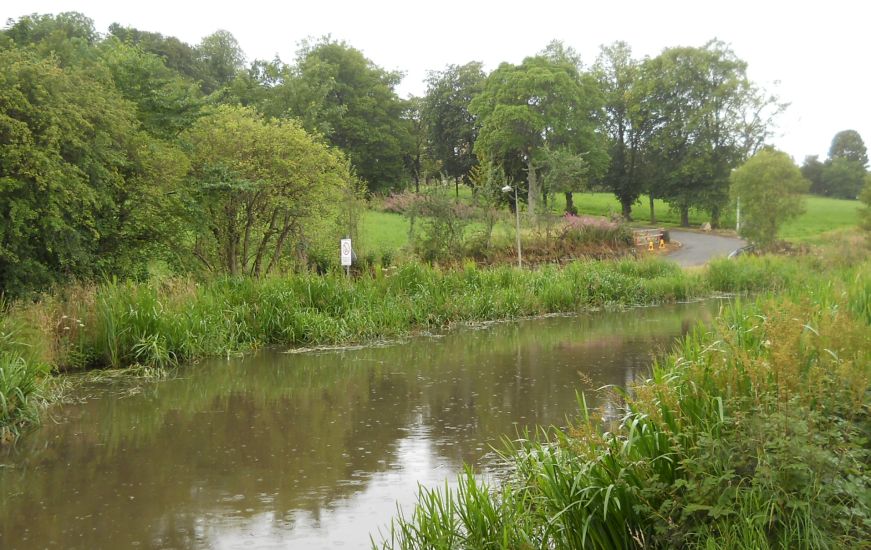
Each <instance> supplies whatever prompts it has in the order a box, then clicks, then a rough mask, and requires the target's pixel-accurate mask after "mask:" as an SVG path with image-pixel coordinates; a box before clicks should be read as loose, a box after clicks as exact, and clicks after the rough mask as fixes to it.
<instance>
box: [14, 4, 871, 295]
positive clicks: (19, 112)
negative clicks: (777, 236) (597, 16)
mask: <svg viewBox="0 0 871 550" xmlns="http://www.w3.org/2000/svg"><path fill="white" fill-rule="evenodd" d="M401 78H402V74H401V73H399V72H396V71H389V70H385V69H384V68H381V67H379V66H378V65H376V64H375V63H374V62H373V61H372V60H370V59H367V58H366V57H365V56H364V55H363V53H362V52H360V51H359V50H357V49H355V48H354V47H352V46H351V45H349V44H346V43H344V42H341V41H336V40H333V39H330V38H321V39H317V40H313V41H304V42H302V44H301V45H300V49H299V51H298V52H297V55H296V57H295V59H293V60H292V61H290V62H285V61H282V60H281V59H279V58H275V59H272V60H261V59H254V60H248V59H246V56H245V54H244V51H243V49H242V45H240V44H239V43H238V42H237V41H236V39H235V38H234V37H233V35H232V34H231V33H230V32H228V31H226V30H217V31H215V32H214V33H212V34H210V35H208V36H206V37H204V38H203V39H202V40H201V41H200V42H199V43H198V44H195V45H190V44H186V43H184V42H182V41H180V40H178V39H177V38H175V37H171V36H164V35H162V34H160V33H155V32H146V31H142V30H139V29H135V28H129V27H122V26H120V25H117V24H113V25H111V26H110V27H109V29H108V33H107V34H105V35H104V34H101V33H100V32H98V31H97V30H96V29H95V28H94V24H93V22H92V21H91V20H90V19H88V18H87V17H86V16H84V15H82V14H79V13H61V14H58V15H39V14H33V15H27V16H22V17H20V18H18V19H16V20H10V21H9V23H8V24H7V27H6V28H5V29H4V30H2V31H0V79H2V88H0V119H2V120H3V124H2V127H0V134H2V149H0V181H2V186H0V214H2V215H3V216H5V217H6V218H7V219H9V220H10V223H9V224H7V225H5V226H4V227H2V228H0V292H3V293H4V294H6V295H10V296H19V295H22V294H26V293H28V292H31V291H33V290H37V291H38V290H43V289H46V288H48V287H49V286H51V285H52V284H54V283H56V282H58V281H62V280H67V279H69V278H80V279H90V278H94V277H98V276H101V275H105V274H112V275H118V276H120V277H122V278H126V277H145V276H147V275H148V274H149V273H153V272H154V271H155V269H156V266H157V269H159V270H166V269H169V270H173V271H176V272H183V273H186V272H189V271H191V270H193V271H198V270H200V269H202V268H203V267H204V266H205V267H206V269H207V270H211V271H217V270H218V269H217V267H216V266H221V270H226V271H230V272H234V271H235V270H237V269H238V270H239V272H247V273H252V274H254V273H261V274H262V273H263V272H265V271H268V270H269V269H268V266H269V263H270V261H268V260H267V261H266V265H265V266H264V265H260V267H259V268H257V267H254V265H255V264H258V265H259V264H262V263H263V262H264V261H265V260H264V259H263V258H261V259H260V260H257V259H256V258H257V252H256V250H257V248H258V245H256V244H254V242H253V239H254V238H255V237H254V234H255V233H256V234H257V240H258V241H259V242H260V243H263V242H268V244H267V245H265V248H271V249H272V250H273V255H272V256H273V257H275V258H277V259H276V261H275V262H272V266H273V267H272V269H279V270H286V269H294V268H304V267H305V266H306V265H307V264H308V263H309V261H308V260H309V259H310V254H309V252H311V251H315V250H323V249H325V245H324V243H326V242H327V240H328V239H332V238H333V237H335V235H337V234H339V233H347V234H353V233H354V232H355V228H354V219H355V218H354V214H353V213H350V214H349V215H347V216H345V218H344V219H343V220H342V221H339V220H338V217H337V215H335V214H336V212H335V207H337V206H339V205H340V203H341V202H342V201H346V200H352V197H356V196H360V194H361V191H362V190H363V188H364V187H365V188H366V189H367V190H368V193H369V194H373V193H382V192H384V193H386V192H388V191H398V190H402V189H404V188H406V187H407V186H409V185H410V184H411V183H412V182H413V183H414V186H415V190H419V188H420V184H421V182H423V183H428V182H429V181H430V180H432V179H437V180H440V181H444V180H447V179H451V180H453V183H454V185H455V191H456V195H457V197H459V195H460V192H459V191H460V189H459V186H460V185H462V184H466V185H469V186H470V187H472V188H473V189H474V193H475V196H487V197H488V202H489V204H490V207H492V208H504V207H505V205H506V204H510V207H511V208H512V210H513V209H521V210H523V209H525V210H526V211H527V212H528V213H529V214H530V216H529V217H530V222H531V223H533V224H538V223H540V218H539V217H538V216H537V214H538V213H540V212H542V211H543V210H546V209H553V208H555V205H557V204H563V202H562V197H561V196H557V195H562V194H564V195H565V202H564V204H565V210H566V212H568V213H573V212H575V211H577V207H576V205H575V204H574V198H573V194H575V193H577V192H580V191H588V190H591V189H597V190H609V191H611V192H613V193H614V195H615V196H616V197H617V198H618V199H619V201H620V205H621V211H622V214H623V217H624V218H626V219H629V218H630V217H631V215H632V209H633V207H634V206H635V205H636V204H637V201H638V199H639V197H640V196H641V195H642V194H646V195H648V197H649V198H650V208H651V213H650V216H649V218H650V220H651V221H652V222H655V220H656V216H655V213H654V212H653V205H654V198H657V199H664V200H665V201H666V202H667V204H668V205H669V206H670V207H671V208H672V209H673V210H675V211H676V212H678V213H679V214H680V217H681V219H680V221H681V223H682V225H687V224H689V221H690V215H689V214H690V210H692V211H693V212H707V214H708V216H709V219H710V221H711V223H712V225H714V226H716V225H718V223H719V222H720V217H721V212H722V211H723V209H724V207H726V206H727V205H728V199H729V197H728V183H729V174H730V172H731V170H733V169H735V168H737V167H738V166H740V165H741V164H742V163H743V162H744V161H746V160H747V159H748V158H749V157H750V156H752V155H753V153H755V152H756V151H757V150H758V149H759V148H760V147H761V146H762V145H763V144H764V142H765V140H766V139H767V138H768V136H769V134H770V128H771V122H772V120H773V117H774V116H776V115H777V113H779V112H780V111H781V110H782V108H783V105H782V104H781V103H779V102H778V100H777V99H776V98H774V97H772V96H769V95H766V93H765V92H764V91H763V90H761V89H760V88H759V87H758V86H756V85H755V84H754V83H753V82H751V81H750V80H749V78H748V77H747V66H746V63H745V62H744V61H742V60H741V59H739V58H738V57H737V56H736V55H735V54H734V52H733V51H732V50H731V49H730V48H729V47H728V45H726V44H724V43H722V42H718V41H711V42H709V43H707V44H705V45H703V46H701V47H681V48H668V49H666V50H664V51H663V52H662V53H661V54H659V55H657V56H654V57H649V58H644V59H637V58H634V57H633V55H632V51H631V49H630V47H629V46H628V45H627V44H626V43H623V42H616V43H614V44H612V45H610V46H604V47H603V48H602V50H601V52H600V54H599V56H598V58H597V59H596V60H595V62H594V63H593V64H592V65H585V64H584V63H583V62H582V59H581V56H580V55H579V54H578V52H576V51H574V50H572V49H571V48H570V47H567V46H565V45H564V44H562V43H560V42H552V43H551V44H549V45H548V46H546V47H545V48H544V49H543V50H542V51H540V52H538V53H535V54H534V55H531V56H529V57H527V58H526V59H524V60H523V61H522V62H520V63H519V64H510V63H503V64H502V65H500V66H499V67H497V68H496V69H495V70H493V71H492V72H490V73H489V74H488V73H486V72H485V70H484V67H483V66H482V64H481V63H478V62H468V63H465V64H462V65H449V66H447V67H445V68H443V69H442V70H436V71H432V72H430V73H429V76H428V78H427V80H426V84H427V89H426V93H425V95H424V97H420V98H415V97H412V98H409V99H401V98H400V97H399V96H398V95H397V93H396V87H397V86H398V84H399V83H400V81H401ZM219 106H227V107H230V106H232V107H245V108H246V110H244V111H233V112H235V113H237V114H236V115H235V116H238V117H242V118H245V119H246V120H255V121H257V122H255V123H253V124H256V125H260V126H261V127H262V128H261V130H262V131H263V132H267V133H270V132H273V133H274V132H291V133H293V134H294V135H295V136H297V137H298V138H299V139H297V137H295V138H293V139H292V140H291V141H293V142H295V143H297V145H299V144H300V143H303V142H306V143H308V144H309V145H306V146H305V147H299V146H297V145H294V146H287V147H284V148H280V147H279V148H277V149H275V148H273V149H272V150H270V149H269V147H270V145H268V143H270V140H271V143H273V144H274V143H275V140H274V139H272V138H269V139H266V140H264V141H263V147H262V148H261V147H260V146H259V145H258V146H256V147H253V148H249V149H248V150H247V151H246V152H244V153H243V152H242V148H239V147H236V151H235V153H232V152H231V151H230V150H231V149H233V148H234V147H233V146H232V145H231V143H230V142H231V141H232V140H233V139H236V138H238V136H241V135H243V134H242V133H236V134H234V131H235V130H233V128H231V126H232V125H223V126H217V127H213V128H212V130H213V131H221V132H226V133H227V134H226V135H224V136H215V140H216V143H223V144H224V145H223V146H221V147H217V148H216V151H223V152H222V153H221V154H224V153H226V154H228V155H230V156H232V154H237V155H239V154H251V155H253V156H254V157H258V158H259V159H260V161H258V162H259V163H260V164H259V167H258V168H256V174H255V173H254V172H252V171H251V170H253V168H252V167H250V166H249V167H248V168H247V169H246V170H248V172H247V173H245V174H244V175H240V173H238V171H237V173H231V172H233V170H230V167H229V165H230V164H231V163H232V162H231V161H230V160H229V159H224V160H222V159H219V158H217V157H218V154H217V153H215V152H212V153H209V152H208V151H205V149H203V143H205V142H204V141H203V140H200V141H199V142H198V141H197V140H196V139H193V138H194V136H196V135H197V134H198V132H199V133H202V132H203V128H204V126H203V125H207V124H209V122H198V121H199V120H200V119H201V118H205V119H207V120H210V121H214V120H215V118H214V117H215V116H216V115H215V113H217V112H222V113H224V114H225V115H226V116H229V115H228V114H227V113H229V112H231V111H221V110H216V107H219ZM243 113H244V114H243ZM246 124H247V122H246ZM243 127H246V126H245V124H243V125H242V126H240V127H239V129H240V132H241V131H242V130H241V129H242V128H243ZM279 128H280V129H281V130H279ZM291 128H295V130H291ZM249 129H250V128H249ZM261 130H258V132H259V131H261ZM246 131H247V130H246ZM299 132H303V133H305V134H306V135H305V136H304V137H303V136H302V134H300V133H299ZM243 133H244V132H243ZM234 135H235V136H236V138H234V137H233V136H234ZM246 135H247V134H246ZM249 137H250V136H249ZM246 139H248V138H246ZM258 143H260V142H258ZM325 147H326V149H325ZM203 154H207V155H211V157H210V158H209V159H203ZM276 154H278V155H289V156H290V155H292V156H294V159H293V160H291V159H290V158H289V157H285V158H283V159H282V160H281V161H280V162H276V163H274V164H273V165H271V166H269V167H267V166H266V164H267V163H265V162H264V159H265V158H266V157H267V156H268V155H276ZM299 155H301V156H299ZM320 155H327V157H328V158H329V160H327V161H326V163H325V164H324V165H325V166H328V167H330V168H329V169H328V171H330V174H331V176H330V177H332V176H337V177H339V178H340V179H341V180H342V181H343V182H344V184H343V187H344V190H343V191H342V193H339V194H334V193H332V191H328V190H330V189H332V190H335V186H334V185H333V184H332V183H331V184H330V185H327V186H326V187H322V186H320V184H317V185H315V184H312V185H309V183H303V182H302V181H299V182H295V183H293V184H292V185H291V186H292V187H295V188H296V189H298V190H302V189H305V190H306V191H305V193H306V194H313V193H314V194H321V191H322V190H326V192H324V193H322V194H321V196H320V197H306V198H305V201H306V202H307V206H304V207H302V208H303V211H302V212H299V213H297V212H296V211H295V210H294V213H291V212H290V211H289V210H288V211H287V212H286V214H287V217H286V219H287V222H288V223H289V224H290V225H292V226H293V228H292V229H289V230H287V231H286V232H285V229H287V228H288V227H289V226H288V225H287V224H282V223H279V221H281V220H284V219H285V218H283V217H282V216H283V214H276V216H278V217H279V218H281V220H279V221H276V222H275V225H273V224H272V223H271V221H270V219H271V218H270V217H269V216H270V215H271V214H269V215H266V214H264V215H265V216H266V217H264V218H260V217H257V216H255V217H257V219H258V220H259V221H253V219H247V220H245V221H239V220H237V221H238V223H240V224H241V225H240V227H242V228H243V232H244V230H246V229H245V228H247V231H249V233H248V234H247V235H248V236H247V237H240V239H241V240H240V241H239V243H240V244H239V249H240V250H244V249H245V244H244V243H243V242H242V241H245V240H247V242H248V248H247V252H248V254H250V255H251V257H244V258H237V260H236V262H235V263H234V262H231V261H229V260H228V259H227V258H228V256H227V251H226V250H225V251H224V252H222V254H224V260H221V261H219V260H218V253H217V250H218V249H219V248H220V247H225V248H226V246H228V245H226V243H224V242H223V241H222V239H224V237H220V236H218V233H221V232H224V233H228V234H233V233H234V232H235V231H237V229H235V228H231V227H229V226H227V225H226V224H225V226H224V227H223V228H222V229H220V230H218V229H217V227H216V224H217V223H218V222H217V221H216V220H217V217H215V213H216V212H217V210H216V209H218V208H219V207H218V206H217V203H216V202H215V200H213V199H214V198H215V194H214V193H204V192H203V190H204V189H212V190H214V189H216V188H218V187H221V186H226V185H231V186H232V185H237V184H239V185H241V183H240V182H243V181H244V182H247V183H246V184H245V185H248V184H251V185H254V186H258V185H261V184H263V185H266V183H265V182H271V183H270V184H269V185H273V184H276V185H279V186H280V185H285V184H286V183H287V182H285V183H278V182H279V180H281V179H282V178H288V177H296V174H298V173H300V172H296V170H302V171H303V172H306V173H308V174H309V176H313V172H312V171H311V167H312V166H314V164H315V163H318V162H320V160H319V159H321V158H322V157H321V156H320ZM342 156H343V158H346V159H347V163H344V164H343V162H341V161H339V160H338V159H339V158H340V157H342ZM829 156H830V158H829V159H828V160H827V161H826V162H825V163H820V162H817V161H814V162H810V161H809V163H808V164H806V166H805V168H804V169H803V170H804V171H805V176H806V177H807V178H808V179H810V180H811V181H812V187H811V189H812V191H814V192H819V193H822V194H827V195H832V196H843V197H850V198H855V197H856V196H857V195H858V193H859V191H860V189H861V186H862V182H863V181H864V176H865V173H866V172H865V164H866V163H867V151H866V150H865V147H864V144H863V143H862V140H861V137H860V136H859V135H858V134H857V133H856V132H854V131H851V130H847V131H844V132H841V133H839V134H838V135H837V136H836V137H835V139H834V140H833V142H832V148H831V151H830V155H829ZM327 157H323V158H327ZM282 163H283V165H282ZM293 163H295V164H296V166H295V167H293V168H292V169H291V168H290V166H289V165H290V164H293ZM304 167H308V168H304ZM237 168H238V167H237ZM234 170H235V168H234ZM263 170H267V171H270V173H269V174H266V175H264V173H263ZM243 172H244V170H243ZM306 177H308V176H306ZM317 177H320V176H317ZM209 178H212V179H213V181H209V182H207V181H206V179H209ZM303 179H305V177H304V178H303ZM231 180H232V181H233V182H235V183H229V182H230V181H231ZM306 181H313V180H306ZM269 185H266V186H269ZM505 185H511V186H513V187H517V188H518V190H519V191H521V193H518V195H519V202H521V203H526V204H525V205H523V204H514V194H513V193H500V192H499V190H500V189H501V188H502V187H504V186H505ZM271 188H273V189H274V188H275V187H274V186H273V187H271ZM246 193H247V191H246ZM254 194H255V195H257V197H258V200H259V199H262V198H263V195H262V194H257V193H256V192H255V193H254ZM340 195H341V196H340ZM246 196H248V195H245V193H241V192H240V193H237V194H235V195H232V196H231V195H225V196H224V200H229V201H230V202H236V201H240V200H242V201H244V200H245V198H244V197H246ZM270 196H271V197H273V198H274V197H275V196H276V195H274V194H271V195H270ZM299 198H300V195H299V194H297V199H299ZM297 199H294V200H297ZM556 199H558V200H556ZM295 204H297V205H301V204H302V203H300V202H298V200H297V202H296V203H295ZM315 204H317V205H318V206H317V207H315V206H314V205H315ZM345 204H347V203H345ZM328 205H330V207H331V208H328V207H327V206H328ZM294 208H296V207H294ZM325 208H326V209H325ZM231 210H233V212H231V211H227V210H225V211H224V212H223V214H222V217H223V218H224V219H225V220H227V219H229V217H232V215H233V213H234V212H235V214H236V215H237V216H244V215H246V214H245V213H246V212H249V211H251V210H250V209H249V208H248V207H241V206H238V205H237V206H234V207H233V208H231ZM267 211H268V208H267V209H266V210H262V211H261V210H258V212H260V213H261V214H263V213H264V212H267ZM269 212H271V213H273V214H274V213H276V210H274V209H273V210H271V211H269ZM207 214H208V216H209V217H210V218H211V219H212V221H211V225H212V227H210V228H209V227H208V225H209V224H208V223H205V222H204V221H203V217H204V216H206V215H207ZM258 216H260V214H258ZM291 218H292V219H293V220H294V221H293V222H292V223H291ZM316 220H318V221H317V222H316ZM324 220H328V222H329V223H327V222H325V221H324ZM234 223H235V222H234ZM303 223H305V224H308V227H302V226H301V225H300V224H303ZM327 225H329V226H330V227H327ZM279 226H280V227H279ZM275 227H278V229H275ZM284 233H286V236H285V237H284V238H281V235H282V234H284ZM207 234H208V237H206V235H207ZM235 240H236V238H235V237H232V238H230V241H231V242H235ZM315 241H317V242H315ZM234 246H235V245H234ZM275 246H278V248H279V249H280V250H276V249H275ZM252 250H254V251H255V252H252ZM318 253H319V254H320V252H318ZM236 254H237V255H238V254H243V255H244V252H240V251H239V250H236ZM194 258H199V260H198V261H192V259H194Z"/></svg>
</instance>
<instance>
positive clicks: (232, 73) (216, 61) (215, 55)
mask: <svg viewBox="0 0 871 550" xmlns="http://www.w3.org/2000/svg"><path fill="white" fill-rule="evenodd" d="M196 53H197V61H198V62H199V63H200V65H201V68H202V82H201V84H200V86H201V87H202V89H203V92H205V93H207V94H210V93H212V92H214V91H216V90H218V89H220V88H222V87H224V86H227V85H228V84H229V83H230V82H232V81H233V79H234V78H236V74H237V73H239V72H240V71H241V70H242V69H243V68H244V67H245V53H244V52H243V51H242V48H241V47H240V46H239V42H238V41H237V40H236V37H234V36H233V34H232V33H230V32H229V31H226V30H219V31H215V32H213V33H212V34H210V35H208V36H206V37H205V38H203V40H202V41H201V42H200V43H199V44H198V45H197V47H196Z"/></svg>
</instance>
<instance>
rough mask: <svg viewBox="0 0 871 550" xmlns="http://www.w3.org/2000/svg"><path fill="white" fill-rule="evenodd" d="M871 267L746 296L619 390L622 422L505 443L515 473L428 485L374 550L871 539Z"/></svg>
mask: <svg viewBox="0 0 871 550" xmlns="http://www.w3.org/2000/svg"><path fill="white" fill-rule="evenodd" d="M733 265H737V266H738V267H737V268H736V270H739V271H740V270H742V269H743V268H744V267H745V265H746V266H747V268H748V269H749V272H750V273H749V274H748V275H747V277H746V281H749V280H752V279H754V278H755V277H756V275H754V274H755V273H756V272H757V270H758V268H759V267H761V266H760V265H754V264H744V263H743V262H736V263H734V264H733ZM769 267H770V266H769ZM869 268H871V265H869V263H868V261H867V260H862V261H860V262H858V263H856V264H850V265H848V264H838V265H837V266H835V267H833V268H831V269H828V270H821V272H820V275H816V276H812V277H809V278H806V279H804V280H803V281H802V283H801V284H800V285H799V284H795V283H796V282H797V281H795V280H793V281H792V283H791V284H790V285H788V286H787V287H786V289H785V292H783V293H782V294H781V295H779V296H777V297H773V296H764V297H761V298H759V299H758V300H755V301H752V302H749V303H740V302H739V303H738V304H737V305H736V306H735V307H733V308H731V309H728V310H727V311H725V312H724V313H723V314H722V315H721V318H720V320H719V321H718V323H717V324H716V326H715V327H714V328H713V329H712V330H711V331H709V332H702V331H699V330H697V331H696V332H695V333H692V334H691V335H689V336H688V337H686V338H685V339H683V340H682V341H681V342H680V343H679V344H677V345H676V346H675V349H674V351H673V352H672V353H671V355H670V356H669V357H667V358H666V359H664V360H663V361H661V362H659V363H657V364H655V365H654V368H653V373H652V376H651V378H650V379H649V380H647V381H645V382H643V383H641V384H639V385H638V386H636V387H635V388H633V390H632V391H631V392H624V393H623V394H622V398H623V399H624V400H625V407H624V410H625V414H624V416H623V418H622V420H620V421H619V422H618V423H617V424H616V425H612V426H608V425H607V424H604V423H603V422H602V420H601V419H600V418H597V417H596V416H595V413H594V411H590V410H588V408H587V407H586V406H585V404H584V400H583V397H581V398H580V399H579V402H580V405H581V407H580V416H579V418H578V419H577V421H576V422H575V423H574V424H573V425H571V426H569V427H568V428H567V429H565V430H559V429H551V430H542V431H541V432H540V433H539V434H534V435H529V434H527V436H526V437H525V438H523V439H521V440H519V441H514V442H509V443H507V444H506V450H505V451H504V458H505V460H506V461H507V462H508V464H509V465H510V468H509V471H510V472H511V473H510V474H509V475H508V477H506V478H504V479H502V480H501V481H496V482H494V483H491V484H487V483H485V482H483V481H482V480H480V479H478V478H477V477H476V476H475V475H474V474H472V473H471V472H469V471H467V472H465V473H464V474H463V475H461V476H460V478H459V482H458V489H457V490H456V491H455V492H453V491H451V490H449V489H447V488H445V489H426V488H421V489H420V495H419V499H418V505H417V506H416V508H415V509H414V511H413V512H412V513H411V514H410V515H408V516H406V515H403V514H400V515H399V516H397V518H395V520H394V521H393V522H392V525H391V527H390V529H389V530H388V532H387V533H386V537H385V539H384V540H383V541H380V543H379V544H378V545H379V546H382V547H383V548H390V549H394V548H402V549H406V548H433V549H450V548H557V549H561V548H566V549H568V548H647V547H650V548H754V549H757V548H759V549H761V548H856V547H861V546H863V545H865V544H867V541H868V540H871V501H869V499H868V495H869V494H871V477H869V472H868V465H869V463H871V460H869V459H871V452H869V449H868V447H867V435H868V433H869V432H871V405H869V403H871V399H869V398H871V390H869V388H871V362H869V359H871V356H869V353H871V350H869V349H868V346H867V343H868V341H871V324H869V322H871V317H869V316H868V314H867V312H868V309H869V292H868V278H867V274H868V272H869ZM733 273H735V272H733ZM721 275H722V272H721ZM797 275H798V274H797V273H793V274H791V275H788V277H794V276H797ZM373 546H374V544H373Z"/></svg>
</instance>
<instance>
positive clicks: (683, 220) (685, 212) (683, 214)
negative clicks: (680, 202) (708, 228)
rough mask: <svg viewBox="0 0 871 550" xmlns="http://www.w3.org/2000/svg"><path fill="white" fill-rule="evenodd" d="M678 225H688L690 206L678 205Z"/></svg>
mask: <svg viewBox="0 0 871 550" xmlns="http://www.w3.org/2000/svg"><path fill="white" fill-rule="evenodd" d="M680 226H681V227H689V226H690V207H689V206H681V207H680Z"/></svg>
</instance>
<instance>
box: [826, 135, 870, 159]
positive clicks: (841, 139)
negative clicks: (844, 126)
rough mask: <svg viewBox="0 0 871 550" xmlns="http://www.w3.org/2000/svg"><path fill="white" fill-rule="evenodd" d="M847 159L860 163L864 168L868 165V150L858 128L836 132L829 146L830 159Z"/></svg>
mask: <svg viewBox="0 0 871 550" xmlns="http://www.w3.org/2000/svg"><path fill="white" fill-rule="evenodd" d="M835 159H847V160H850V161H853V162H857V163H859V165H860V166H861V167H862V168H863V169H864V168H865V167H867V166H868V150H867V149H866V148H865V142H863V141H862V136H860V135H859V132H857V131H856V130H843V131H841V132H838V133H837V134H835V137H834V138H833V139H832V145H831V147H829V160H832V161H834V160H835Z"/></svg>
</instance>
